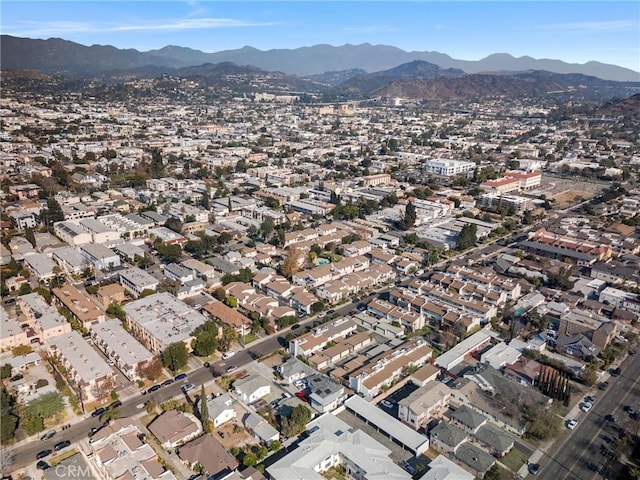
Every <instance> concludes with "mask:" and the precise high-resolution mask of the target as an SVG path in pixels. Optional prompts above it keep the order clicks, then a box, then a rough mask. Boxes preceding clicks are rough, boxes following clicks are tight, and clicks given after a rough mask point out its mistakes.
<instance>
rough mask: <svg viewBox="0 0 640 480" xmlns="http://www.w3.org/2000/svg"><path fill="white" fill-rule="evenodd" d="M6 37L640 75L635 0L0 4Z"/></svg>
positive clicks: (21, 0)
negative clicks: (556, 66) (393, 55)
mask: <svg viewBox="0 0 640 480" xmlns="http://www.w3.org/2000/svg"><path fill="white" fill-rule="evenodd" d="M0 11H1V20H0V25H1V30H2V33H3V34H9V35H15V36H20V37H29V38H43V39H44V38H50V37H59V38H64V39H66V40H71V41H74V42H78V43H81V44H83V45H93V44H100V45H113V46H115V47H118V48H135V49H138V50H142V51H146V50H150V49H155V48H162V47H163V46H166V45H178V46H182V47H191V48H195V49H198V50H202V51H205V52H217V51H221V50H230V49H236V48H241V47H243V46H245V45H250V46H252V47H255V48H258V49H260V50H269V49H273V48H297V47H305V46H311V45H316V44H320V43H324V44H330V45H335V46H338V45H344V44H346V43H350V44H360V43H365V42H368V43H371V44H385V45H392V46H396V47H399V48H402V49H404V50H407V51H411V50H418V51H438V52H441V53H446V54H448V55H450V56H452V57H454V58H458V59H464V60H478V59H480V58H483V57H485V56H487V55H490V54H492V53H499V52H506V53H510V54H512V55H514V56H522V55H529V56H531V57H534V58H553V59H559V60H563V61H566V62H572V63H585V62H587V61H590V60H596V61H600V62H603V63H611V64H614V65H620V66H623V67H627V68H631V69H633V70H636V71H640V2H638V1H636V0H630V1H621V2H616V1H595V0H593V1H586V2H581V1H564V2H563V1H551V0H538V1H535V2H526V1H519V0H512V1H506V0H505V1H499V2H485V1H478V0H475V1H466V2H453V1H446V0H440V1H427V2H420V1H409V2H404V1H356V2H346V1H338V0H333V1H331V0H328V1H308V2H295V1H276V2H274V1H255V2H246V1H227V2H220V1H184V2H173V1H140V2H130V1H125V0H118V1H108V0H102V1H68V2H60V1H53V0H52V1H40V2H36V1H29V0H2V2H1V3H0Z"/></svg>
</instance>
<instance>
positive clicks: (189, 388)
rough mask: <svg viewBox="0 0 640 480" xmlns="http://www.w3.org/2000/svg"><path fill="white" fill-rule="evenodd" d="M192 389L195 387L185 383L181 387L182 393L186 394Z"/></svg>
mask: <svg viewBox="0 0 640 480" xmlns="http://www.w3.org/2000/svg"><path fill="white" fill-rule="evenodd" d="M194 388H196V386H195V385H194V384H193V383H187V384H186V385H183V386H182V391H183V392H184V393H187V392H188V391H189V390H193V389H194Z"/></svg>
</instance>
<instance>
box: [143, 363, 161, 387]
mask: <svg viewBox="0 0 640 480" xmlns="http://www.w3.org/2000/svg"><path fill="white" fill-rule="evenodd" d="M138 375H139V376H140V377H143V378H146V379H147V380H151V381H152V382H153V381H154V380H156V379H158V378H160V375H162V362H161V361H160V359H159V358H154V359H153V360H150V361H148V362H145V363H142V364H140V365H138Z"/></svg>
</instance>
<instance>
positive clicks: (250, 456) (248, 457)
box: [242, 452, 258, 467]
mask: <svg viewBox="0 0 640 480" xmlns="http://www.w3.org/2000/svg"><path fill="white" fill-rule="evenodd" d="M257 463H258V458H257V457H256V454H255V453H253V452H249V453H247V454H245V456H244V458H243V459H242V464H243V465H244V466H245V467H253V466H255V465H256V464H257Z"/></svg>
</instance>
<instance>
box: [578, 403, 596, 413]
mask: <svg viewBox="0 0 640 480" xmlns="http://www.w3.org/2000/svg"><path fill="white" fill-rule="evenodd" d="M591 407H593V404H592V403H591V402H584V403H582V404H580V410H582V411H583V412H588V411H589V410H591Z"/></svg>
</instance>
